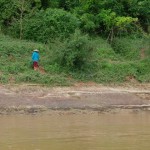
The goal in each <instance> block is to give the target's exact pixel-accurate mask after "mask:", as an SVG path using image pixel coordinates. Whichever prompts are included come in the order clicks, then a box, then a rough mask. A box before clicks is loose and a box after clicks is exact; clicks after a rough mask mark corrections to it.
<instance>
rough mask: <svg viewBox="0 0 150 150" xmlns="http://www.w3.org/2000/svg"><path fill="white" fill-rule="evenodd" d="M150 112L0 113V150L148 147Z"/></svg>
mask: <svg viewBox="0 0 150 150" xmlns="http://www.w3.org/2000/svg"><path fill="white" fill-rule="evenodd" d="M149 149H150V114H149V113H148V112H147V113H146V112H145V113H143V112H140V113H130V114H129V113H117V114H109V113H108V114H96V113H94V114H69V113H68V114H51V115H48V114H43V115H42V114H41V115H8V116H6V115H4V116H0V150H149Z"/></svg>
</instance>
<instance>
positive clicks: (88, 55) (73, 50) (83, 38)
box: [53, 31, 95, 71]
mask: <svg viewBox="0 0 150 150" xmlns="http://www.w3.org/2000/svg"><path fill="white" fill-rule="evenodd" d="M94 48H95V46H94V45H93V44H92V42H91V40H90V39H89V37H88V36H87V35H82V34H81V33H80V31H76V32H75V34H73V35H72V36H71V37H70V38H68V39H67V40H66V41H65V42H64V43H60V46H59V47H57V49H53V52H54V53H53V56H55V57H56V58H55V60H54V61H56V62H57V63H58V64H60V65H61V66H62V67H64V68H66V69H68V70H70V71H75V70H84V68H85V67H86V65H87V64H88V63H92V62H91V60H92V55H93V52H94Z"/></svg>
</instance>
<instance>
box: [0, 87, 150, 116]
mask: <svg viewBox="0 0 150 150" xmlns="http://www.w3.org/2000/svg"><path fill="white" fill-rule="evenodd" d="M120 110H129V111H132V112H138V111H150V84H146V85H134V86H133V85H132V86H131V85H124V86H103V85H79V84H77V85H75V86H72V87H42V86H37V85H1V86H0V114H14V113H15V114H16V113H17V114H28V113H29V114H30V113H33V114H36V113H43V112H49V111H64V112H66V111H67V112H68V111H69V112H81V111H82V112H84V111H87V112H88V111H93V112H98V113H104V112H118V111H120Z"/></svg>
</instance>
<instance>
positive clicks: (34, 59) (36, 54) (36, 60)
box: [32, 49, 40, 70]
mask: <svg viewBox="0 0 150 150" xmlns="http://www.w3.org/2000/svg"><path fill="white" fill-rule="evenodd" d="M39 59H40V56H39V50H37V49H35V50H33V53H32V62H33V69H34V70H38V68H39Z"/></svg>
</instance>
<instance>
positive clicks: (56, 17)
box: [11, 8, 79, 43]
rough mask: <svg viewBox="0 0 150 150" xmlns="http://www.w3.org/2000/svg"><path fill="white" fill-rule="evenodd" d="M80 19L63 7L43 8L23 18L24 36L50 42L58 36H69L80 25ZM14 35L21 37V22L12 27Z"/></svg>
mask: <svg viewBox="0 0 150 150" xmlns="http://www.w3.org/2000/svg"><path fill="white" fill-rule="evenodd" d="M78 25H79V21H78V19H77V18H76V17H75V16H74V15H73V14H71V13H69V12H66V11H64V10H61V9H50V8H49V9H46V10H45V11H43V10H41V11H39V12H38V13H37V14H35V15H34V16H32V17H31V18H30V17H26V18H24V20H23V38H24V39H30V40H34V41H38V42H44V43H46V42H48V41H51V40H52V39H55V38H56V37H61V38H64V37H68V36H69V34H71V33H73V32H74V31H75V29H76V28H77V27H78ZM11 31H13V33H14V35H16V36H17V37H19V22H17V24H14V25H13V26H12V27H11Z"/></svg>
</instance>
